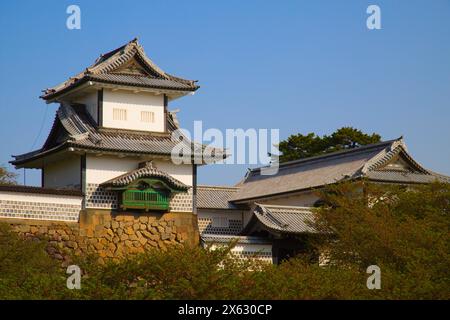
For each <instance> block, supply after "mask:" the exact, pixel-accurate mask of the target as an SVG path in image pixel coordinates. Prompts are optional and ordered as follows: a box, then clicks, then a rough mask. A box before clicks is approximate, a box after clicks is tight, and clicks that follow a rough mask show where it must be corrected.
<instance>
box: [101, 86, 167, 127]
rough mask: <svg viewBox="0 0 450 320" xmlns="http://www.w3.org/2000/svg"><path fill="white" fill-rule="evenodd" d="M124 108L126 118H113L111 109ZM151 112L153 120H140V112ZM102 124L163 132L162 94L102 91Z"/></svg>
mask: <svg viewBox="0 0 450 320" xmlns="http://www.w3.org/2000/svg"><path fill="white" fill-rule="evenodd" d="M114 109H121V110H126V120H114V119H113V112H114V111H113V110H114ZM142 111H148V112H153V114H154V122H143V121H141V112H142ZM103 126H104V127H106V128H118V129H128V130H142V131H152V132H164V130H165V119H164V96H163V95H155V94H152V93H149V92H138V93H133V92H129V91H123V90H117V91H111V90H106V89H105V90H104V91H103Z"/></svg>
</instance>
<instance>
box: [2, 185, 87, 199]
mask: <svg viewBox="0 0 450 320" xmlns="http://www.w3.org/2000/svg"><path fill="white" fill-rule="evenodd" d="M0 192H23V193H37V194H51V195H59V196H74V197H82V196H83V193H82V192H81V190H78V189H52V188H40V187H32V186H22V185H0Z"/></svg>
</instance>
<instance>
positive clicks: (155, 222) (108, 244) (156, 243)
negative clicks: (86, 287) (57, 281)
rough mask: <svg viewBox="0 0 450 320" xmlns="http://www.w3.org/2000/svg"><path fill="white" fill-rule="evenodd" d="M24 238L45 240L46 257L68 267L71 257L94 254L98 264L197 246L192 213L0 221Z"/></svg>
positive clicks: (94, 213) (93, 213) (99, 213)
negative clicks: (96, 256) (51, 257)
mask: <svg viewBox="0 0 450 320" xmlns="http://www.w3.org/2000/svg"><path fill="white" fill-rule="evenodd" d="M0 222H6V223H9V224H10V225H11V226H12V227H13V229H14V230H16V231H17V232H18V233H19V234H21V235H23V236H25V237H31V238H38V239H40V238H43V237H45V238H48V240H49V245H48V247H47V251H48V253H49V254H50V255H51V256H53V257H54V258H56V259H58V260H61V261H62V262H63V264H64V263H66V264H67V263H68V262H69V260H70V256H71V255H75V256H77V255H78V256H79V255H82V254H88V253H96V254H98V255H99V258H100V260H105V259H109V258H110V259H114V260H117V259H120V258H123V257H125V256H127V255H130V254H136V253H142V252H144V251H146V250H150V249H159V250H166V248H167V247H168V246H171V245H198V243H199V233H198V227H197V217H196V215H194V214H193V213H186V212H182V213H173V212H170V213H163V214H157V213H139V214H130V213H112V212H111V211H108V210H91V209H88V210H83V211H81V212H80V221H79V222H78V223H76V222H63V221H44V220H28V219H0Z"/></svg>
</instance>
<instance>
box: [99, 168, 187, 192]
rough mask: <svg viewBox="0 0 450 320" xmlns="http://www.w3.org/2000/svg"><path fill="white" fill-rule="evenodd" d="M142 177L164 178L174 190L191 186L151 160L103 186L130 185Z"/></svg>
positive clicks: (181, 189)
mask: <svg viewBox="0 0 450 320" xmlns="http://www.w3.org/2000/svg"><path fill="white" fill-rule="evenodd" d="M142 178H156V179H159V180H162V181H164V182H165V183H166V184H167V186H168V187H169V188H171V189H174V190H180V191H186V190H187V189H189V186H187V185H185V184H184V183H183V182H181V181H179V180H177V179H175V178H173V177H172V176H171V175H169V174H167V173H165V172H163V171H159V170H158V169H157V168H155V167H153V165H152V162H151V161H150V162H145V163H143V164H141V165H140V166H139V168H137V169H136V170H133V171H130V172H127V173H125V174H123V175H120V176H118V177H115V178H113V179H111V180H108V181H106V182H103V183H102V184H101V185H102V186H103V187H123V186H127V185H129V184H130V183H132V182H133V181H135V180H137V179H142Z"/></svg>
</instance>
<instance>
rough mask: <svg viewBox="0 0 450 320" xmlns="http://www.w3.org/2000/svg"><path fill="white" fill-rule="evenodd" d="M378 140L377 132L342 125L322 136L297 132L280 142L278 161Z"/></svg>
mask: <svg viewBox="0 0 450 320" xmlns="http://www.w3.org/2000/svg"><path fill="white" fill-rule="evenodd" d="M380 141H381V136H380V135H379V134H377V133H372V134H367V133H364V132H362V131H361V130H358V129H355V128H353V127H342V128H340V129H338V130H336V131H335V132H333V133H332V134H331V135H324V136H322V137H320V136H318V135H316V134H315V133H312V132H311V133H308V134H306V135H303V134H301V133H299V134H295V135H291V136H289V137H288V138H287V139H286V140H283V141H281V142H280V145H279V150H280V152H281V153H282V155H281V156H280V162H286V161H291V160H297V159H303V158H307V157H312V156H317V155H321V154H325V153H330V152H335V151H339V150H345V149H351V148H357V147H359V146H362V145H367V144H372V143H377V142H380Z"/></svg>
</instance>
